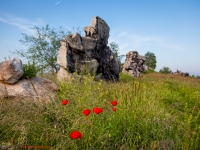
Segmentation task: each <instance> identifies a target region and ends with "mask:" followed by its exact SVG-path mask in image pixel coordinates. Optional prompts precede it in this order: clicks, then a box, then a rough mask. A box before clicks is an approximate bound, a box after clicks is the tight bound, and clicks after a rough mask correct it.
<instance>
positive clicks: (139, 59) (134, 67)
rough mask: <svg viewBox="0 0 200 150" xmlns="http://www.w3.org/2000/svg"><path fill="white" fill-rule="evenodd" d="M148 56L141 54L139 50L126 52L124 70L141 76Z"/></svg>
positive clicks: (132, 74)
mask: <svg viewBox="0 0 200 150" xmlns="http://www.w3.org/2000/svg"><path fill="white" fill-rule="evenodd" d="M145 60H146V58H145V57H144V56H140V55H139V54H138V52H137V51H130V52H128V53H127V54H126V60H125V62H124V65H123V68H122V72H123V73H127V74H129V75H131V76H133V77H138V76H140V73H141V72H143V71H144V69H145V68H144V67H143V65H144V62H145Z"/></svg>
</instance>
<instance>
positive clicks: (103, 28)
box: [57, 16, 120, 81]
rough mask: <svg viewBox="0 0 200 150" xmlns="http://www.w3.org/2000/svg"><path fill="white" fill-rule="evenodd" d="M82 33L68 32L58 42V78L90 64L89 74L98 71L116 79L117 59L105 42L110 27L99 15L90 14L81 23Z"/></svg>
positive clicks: (117, 77) (105, 76)
mask: <svg viewBox="0 0 200 150" xmlns="http://www.w3.org/2000/svg"><path fill="white" fill-rule="evenodd" d="M84 31H85V37H81V36H80V35H79V34H78V33H74V34H71V35H69V36H67V37H66V38H65V39H64V40H62V41H61V42H60V44H61V46H60V49H59V52H58V56H57V63H58V64H59V65H60V70H59V71H58V73H57V75H58V78H59V79H64V78H68V77H69V76H70V73H74V72H77V73H78V74H79V73H81V72H82V71H84V69H85V66H88V67H89V71H90V74H91V75H98V74H101V78H102V79H105V80H115V81H117V80H118V79H119V72H120V62H119V60H118V59H117V58H116V56H115V55H114V53H113V52H112V51H111V50H110V48H109V47H108V46H107V44H108V38H109V31H110V28H109V26H108V25H107V23H106V22H105V21H104V20H103V19H101V18H100V17H97V16H95V17H93V19H92V22H91V24H90V26H88V27H84Z"/></svg>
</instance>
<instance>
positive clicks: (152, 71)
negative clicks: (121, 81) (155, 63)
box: [143, 69, 156, 74]
mask: <svg viewBox="0 0 200 150" xmlns="http://www.w3.org/2000/svg"><path fill="white" fill-rule="evenodd" d="M154 72H156V71H155V70H153V69H149V70H146V71H144V72H143V73H144V74H148V73H154Z"/></svg>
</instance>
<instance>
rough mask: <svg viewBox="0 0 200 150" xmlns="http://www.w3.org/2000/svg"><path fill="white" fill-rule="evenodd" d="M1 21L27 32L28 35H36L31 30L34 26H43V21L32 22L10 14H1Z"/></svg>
mask: <svg viewBox="0 0 200 150" xmlns="http://www.w3.org/2000/svg"><path fill="white" fill-rule="evenodd" d="M0 21H1V22H4V23H7V24H10V25H13V26H16V27H17V28H19V29H20V30H21V31H22V32H26V33H28V34H34V31H33V30H32V29H31V28H33V27H34V26H40V25H43V21H42V20H41V19H39V18H38V19H36V21H30V20H26V19H23V18H19V17H16V16H13V15H10V14H0Z"/></svg>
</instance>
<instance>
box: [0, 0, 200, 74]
mask: <svg viewBox="0 0 200 150" xmlns="http://www.w3.org/2000/svg"><path fill="white" fill-rule="evenodd" d="M93 16H99V17H101V18H102V19H103V20H105V21H106V22H107V24H108V25H109V27H110V38H109V43H110V42H116V43H117V44H118V45H119V48H120V50H119V52H120V54H126V53H128V52H129V51H132V50H137V51H138V52H139V54H140V55H144V54H145V53H146V52H148V51H150V52H153V53H154V54H155V55H156V58H157V67H156V71H159V70H160V69H161V68H163V67H164V66H167V67H169V68H170V69H171V70H172V71H176V69H179V70H181V71H183V72H186V71H187V72H189V73H190V74H191V75H200V0H99V1H97V0H84V1H83V0H73V1H72V0H48V1H47V0H0V62H1V61H4V57H7V58H8V56H10V57H11V58H12V57H14V56H13V55H11V54H10V53H9V51H14V50H15V49H18V50H19V49H26V47H24V46H22V45H21V43H20V42H19V40H20V39H22V34H21V33H26V34H30V35H33V34H34V31H33V30H31V29H30V28H32V27H34V26H38V27H41V26H45V25H46V24H49V25H50V27H52V28H53V27H54V28H59V27H60V26H62V27H63V28H64V29H66V30H67V29H68V30H72V27H79V28H81V29H83V27H85V26H89V25H90V22H91V20H92V17H93ZM83 33H84V32H83Z"/></svg>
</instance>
